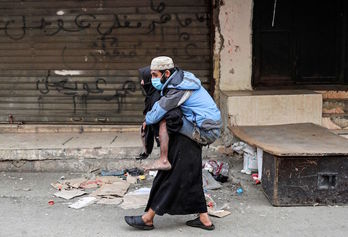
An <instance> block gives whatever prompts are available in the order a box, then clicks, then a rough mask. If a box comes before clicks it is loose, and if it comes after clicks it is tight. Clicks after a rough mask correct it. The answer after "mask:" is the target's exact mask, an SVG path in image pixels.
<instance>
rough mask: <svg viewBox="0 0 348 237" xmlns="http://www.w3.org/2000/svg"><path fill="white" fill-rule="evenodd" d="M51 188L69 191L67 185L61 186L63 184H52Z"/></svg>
mask: <svg viewBox="0 0 348 237" xmlns="http://www.w3.org/2000/svg"><path fill="white" fill-rule="evenodd" d="M51 186H52V187H53V188H55V189H57V190H62V189H68V186H67V185H64V184H61V183H56V184H54V183H52V184H51Z"/></svg>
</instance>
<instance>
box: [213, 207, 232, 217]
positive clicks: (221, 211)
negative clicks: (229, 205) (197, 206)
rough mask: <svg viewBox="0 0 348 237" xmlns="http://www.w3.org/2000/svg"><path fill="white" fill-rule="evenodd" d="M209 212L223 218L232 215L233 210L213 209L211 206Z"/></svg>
mask: <svg viewBox="0 0 348 237" xmlns="http://www.w3.org/2000/svg"><path fill="white" fill-rule="evenodd" d="M208 214H209V215H211V216H216V217H219V218H222V217H225V216H228V215H230V214H231V212H229V211H226V210H218V211H215V210H212V209H211V208H208Z"/></svg>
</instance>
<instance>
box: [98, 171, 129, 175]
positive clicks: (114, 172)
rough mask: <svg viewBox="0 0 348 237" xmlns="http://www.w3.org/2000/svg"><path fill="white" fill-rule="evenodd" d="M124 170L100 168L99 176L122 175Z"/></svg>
mask: <svg viewBox="0 0 348 237" xmlns="http://www.w3.org/2000/svg"><path fill="white" fill-rule="evenodd" d="M125 173H126V172H125V171H124V170H111V171H108V170H102V171H101V173H100V175H101V176H123V175H124V174H125Z"/></svg>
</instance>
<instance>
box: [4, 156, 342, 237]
mask: <svg viewBox="0 0 348 237" xmlns="http://www.w3.org/2000/svg"><path fill="white" fill-rule="evenodd" d="M220 158H221V157H220ZM220 158H219V157H218V159H220ZM221 159H226V158H223V157H222V158H221ZM228 159H231V158H228ZM230 165H231V181H230V182H227V183H224V184H223V188H222V189H220V190H216V191H212V196H213V198H214V200H215V201H216V202H217V203H218V204H219V205H223V204H225V206H226V207H227V208H229V211H231V212H232V214H231V215H229V216H227V217H225V218H221V219H218V218H212V220H213V222H214V224H215V226H216V230H214V231H213V232H207V231H204V230H200V229H195V228H191V227H188V226H186V225H185V222H186V221H187V220H190V219H192V218H194V215H189V216H169V215H165V216H163V217H156V218H155V230H153V231H149V232H144V231H138V230H135V229H132V228H131V227H129V226H128V225H126V223H125V222H124V220H123V217H124V216H125V215H138V214H141V213H142V212H143V209H137V210H123V209H121V208H120V207H117V206H113V205H99V204H93V205H91V206H88V207H86V208H83V209H79V210H74V209H71V208H68V205H67V203H69V201H66V200H63V199H59V198H56V197H53V195H52V194H53V193H54V192H56V190H54V189H53V188H52V187H51V186H50V183H52V182H55V181H56V180H57V179H59V178H60V177H61V176H63V175H64V176H65V178H66V179H68V178H74V177H81V176H82V175H84V174H85V173H82V174H80V173H73V174H72V173H68V172H64V173H62V172H60V173H45V172H41V173H35V172H33V173H30V172H29V173H28V172H22V173H9V172H0V181H1V182H0V210H1V215H0V226H1V228H0V236H10V237H17V236H18V237H19V236H28V237H39V236H45V237H50V236H55V237H61V236H66V237H76V236H81V237H82V236H83V237H86V236H91V237H92V236H103V237H111V236H123V237H124V236H142V237H146V236H168V237H171V236H173V237H174V236H216V237H222V236H234V237H238V236H241V237H245V236H247V237H253V236H267V237H268V236H269V237H272V236H275V237H283V236H289V237H290V236H291V237H293V236H301V237H303V236H304V237H305V236H311V237H313V236H316V237H321V236H333V237H343V236H346V235H347V233H348V224H347V219H348V206H331V207H327V206H322V207H321V206H316V207H272V206H271V205H270V204H269V202H268V201H267V199H266V198H265V196H264V195H263V193H262V191H261V187H260V186H259V185H258V186H255V185H253V184H252V181H251V179H250V177H249V176H246V175H243V174H241V173H240V172H239V170H240V169H241V167H242V161H241V160H239V159H236V158H233V159H232V161H231V163H230ZM238 182H240V183H241V185H242V187H243V189H244V192H243V194H242V195H241V196H238V195H237V194H236V193H235V192H233V191H232V188H231V187H233V184H234V183H238ZM149 184H151V181H150V180H149ZM51 199H53V200H54V201H55V204H54V205H53V206H49V205H48V201H49V200H51Z"/></svg>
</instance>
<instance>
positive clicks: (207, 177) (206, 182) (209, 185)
mask: <svg viewBox="0 0 348 237" xmlns="http://www.w3.org/2000/svg"><path fill="white" fill-rule="evenodd" d="M202 178H203V188H204V189H206V190H213V189H219V188H221V187H222V186H221V184H220V183H218V182H217V181H216V180H215V179H214V178H213V176H212V175H211V174H210V173H209V172H208V170H205V169H203V170H202Z"/></svg>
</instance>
